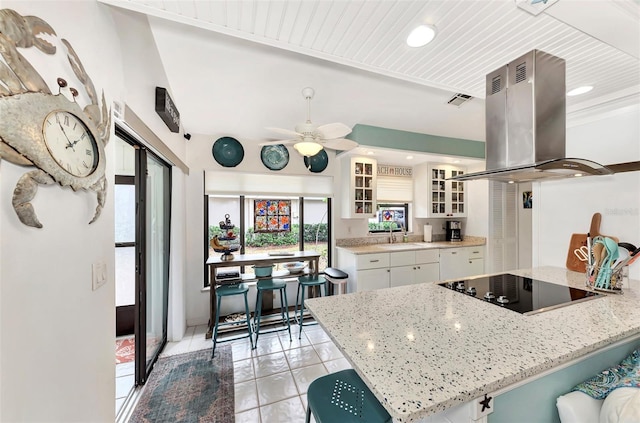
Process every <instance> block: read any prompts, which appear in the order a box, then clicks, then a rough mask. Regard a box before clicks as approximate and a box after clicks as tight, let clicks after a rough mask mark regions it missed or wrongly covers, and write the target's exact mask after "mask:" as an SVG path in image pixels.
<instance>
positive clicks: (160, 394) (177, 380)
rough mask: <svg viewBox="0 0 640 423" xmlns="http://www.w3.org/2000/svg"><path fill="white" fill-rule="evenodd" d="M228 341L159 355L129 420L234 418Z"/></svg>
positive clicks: (226, 421) (215, 422)
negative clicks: (189, 350) (224, 343)
mask: <svg viewBox="0 0 640 423" xmlns="http://www.w3.org/2000/svg"><path fill="white" fill-rule="evenodd" d="M234 410H235V397H234V389H233V359H232V356H231V346H230V345H218V346H217V347H216V356H215V358H214V359H211V349H206V350H202V351H195V352H190V353H186V354H179V355H174V356H169V357H163V358H160V359H158V361H157V363H156V365H155V368H154V369H153V371H152V372H151V375H150V376H149V380H148V381H147V384H146V387H145V388H144V391H143V392H142V396H141V398H140V401H139V402H138V404H137V405H136V408H135V410H134V411H133V414H132V415H131V418H130V419H129V422H130V423H138V422H145V423H146V422H149V423H161V422H166V423H169V422H171V423H173V422H194V423H196V422H211V423H233V422H234V421H235V415H234Z"/></svg>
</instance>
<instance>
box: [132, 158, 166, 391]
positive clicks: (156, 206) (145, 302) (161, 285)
mask: <svg viewBox="0 0 640 423" xmlns="http://www.w3.org/2000/svg"><path fill="white" fill-rule="evenodd" d="M170 171H171V168H170V167H169V165H168V164H166V163H165V162H163V161H162V160H161V159H159V158H158V157H156V156H155V155H154V154H153V153H152V152H151V151H149V150H147V149H146V148H144V147H141V146H140V147H139V148H137V149H136V176H139V177H137V178H136V195H137V200H138V207H137V210H136V220H137V227H138V230H137V234H136V259H137V261H136V292H137V293H138V295H137V298H136V306H137V307H136V309H137V315H136V371H135V378H136V384H137V385H140V384H143V383H145V381H146V379H147V376H148V375H149V372H150V371H151V368H152V366H153V363H154V362H155V360H156V359H157V358H158V355H159V354H160V351H161V350H162V347H163V346H164V344H165V343H166V342H167V309H168V298H169V296H168V289H169V234H170V230H169V229H170V221H171V215H170V210H171V207H170V205H171V190H170V188H171V173H170Z"/></svg>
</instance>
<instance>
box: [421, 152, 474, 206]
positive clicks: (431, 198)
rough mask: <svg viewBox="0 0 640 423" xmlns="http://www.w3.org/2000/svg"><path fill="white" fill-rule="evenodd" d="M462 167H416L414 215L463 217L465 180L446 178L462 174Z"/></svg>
mask: <svg viewBox="0 0 640 423" xmlns="http://www.w3.org/2000/svg"><path fill="white" fill-rule="evenodd" d="M465 172H466V170H465V169H464V168H461V167H458V166H452V165H447V164H434V163H428V164H423V165H420V166H417V167H416V169H415V178H416V181H426V182H427V184H426V187H425V185H424V184H422V183H416V184H414V186H415V189H414V191H415V192H414V194H415V202H416V217H419V218H425V217H426V218H433V217H466V216H467V208H466V197H467V193H466V192H465V188H466V186H465V182H460V181H448V180H447V179H448V178H451V177H453V176H458V175H463V174H464V173H465Z"/></svg>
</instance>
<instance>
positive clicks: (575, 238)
mask: <svg viewBox="0 0 640 423" xmlns="http://www.w3.org/2000/svg"><path fill="white" fill-rule="evenodd" d="M601 221H602V215H601V214H600V213H594V214H593V216H592V217H591V226H590V227H589V235H591V239H593V238H594V237H596V236H598V235H600V222H601ZM583 246H584V247H586V246H587V234H572V235H571V240H570V241H569V252H568V253H567V269H569V270H573V271H574V272H586V271H587V262H586V261H580V260H579V259H578V257H576V255H575V254H573V250H575V249H577V248H580V247H583Z"/></svg>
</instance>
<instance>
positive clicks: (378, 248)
mask: <svg viewBox="0 0 640 423" xmlns="http://www.w3.org/2000/svg"><path fill="white" fill-rule="evenodd" d="M485 243H486V239H485V238H483V237H471V236H469V237H466V238H465V239H464V240H462V241H457V242H451V241H437V242H396V243H393V244H389V243H380V244H368V245H359V246H354V247H337V248H340V249H343V250H345V251H349V252H350V253H352V254H373V253H391V252H395V251H412V250H425V249H434V248H458V247H477V246H480V245H485Z"/></svg>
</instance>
